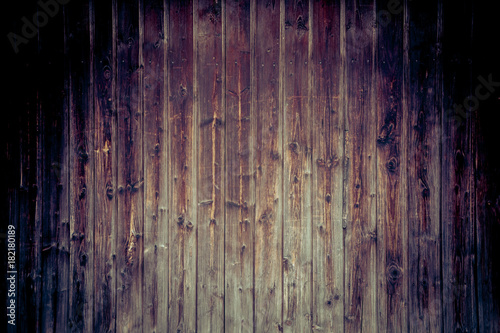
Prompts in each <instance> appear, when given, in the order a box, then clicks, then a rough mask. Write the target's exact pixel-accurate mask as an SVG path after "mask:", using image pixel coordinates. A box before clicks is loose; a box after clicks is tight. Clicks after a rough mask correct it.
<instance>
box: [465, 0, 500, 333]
mask: <svg viewBox="0 0 500 333" xmlns="http://www.w3.org/2000/svg"><path fill="white" fill-rule="evenodd" d="M473 15H474V18H473V19H474V27H473V36H472V41H473V47H474V49H473V59H474V62H473V64H472V73H473V74H472V78H473V81H472V82H473V83H472V87H471V88H473V90H471V96H472V97H475V98H477V99H478V102H479V105H476V106H475V107H474V108H472V109H471V112H470V118H471V121H472V122H473V123H474V125H475V127H476V128H475V129H474V130H473V137H474V139H475V140H474V142H473V153H474V156H473V158H474V182H475V188H474V193H475V194H476V195H475V202H473V205H474V217H475V229H476V251H477V252H476V254H475V255H476V258H477V280H476V283H477V299H478V318H477V320H478V327H477V329H478V332H498V331H500V289H499V288H498V287H497V282H495V281H499V280H500V262H499V256H498V255H497V253H499V252H500V243H499V242H498V241H497V240H498V239H499V236H500V202H499V199H498V198H499V197H500V191H499V186H498V185H499V184H500V181H499V180H500V179H499V176H500V164H499V162H498V159H496V158H495V157H494V156H495V155H496V154H497V151H498V149H497V147H496V146H497V144H496V143H497V142H498V133H499V132H498V127H497V124H498V123H499V121H500V117H499V113H498V112H497V111H496V110H498V109H499V107H500V84H499V81H500V64H499V63H498V62H497V60H496V59H498V57H499V54H498V50H497V49H490V48H489V47H488V41H489V40H490V38H491V32H492V31H495V29H496V18H495V16H496V15H495V12H494V11H492V10H491V9H490V8H488V6H476V5H475V6H474V14H473ZM490 75H491V81H490V82H491V83H492V84H489V85H488V84H486V85H485V84H484V81H483V79H484V80H485V81H486V82H488V81H489V76H490ZM480 78H483V79H480Z"/></svg>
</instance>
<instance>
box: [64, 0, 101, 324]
mask: <svg viewBox="0 0 500 333" xmlns="http://www.w3.org/2000/svg"><path fill="white" fill-rule="evenodd" d="M64 14H65V20H66V23H65V24H66V26H67V30H66V45H67V47H68V57H69V65H68V66H69V71H70V72H69V107H70V111H69V112H70V130H69V136H70V150H69V154H70V156H71V158H70V175H71V179H70V237H71V238H70V239H71V241H70V269H71V272H70V274H71V276H70V288H71V293H70V298H69V305H70V309H69V316H70V320H69V325H68V326H69V330H71V331H75V330H76V331H91V330H92V326H93V294H94V290H93V274H92V270H93V267H94V263H93V240H94V239H93V229H94V195H93V194H94V191H93V187H94V154H93V150H94V145H93V134H92V129H93V126H94V123H93V121H94V117H93V108H92V104H91V102H92V101H91V97H92V95H91V94H92V92H91V91H90V87H91V84H92V82H91V68H92V67H91V51H93V50H91V38H90V34H89V7H88V3H76V2H75V3H71V4H70V5H69V6H67V7H66V9H65V11H64Z"/></svg>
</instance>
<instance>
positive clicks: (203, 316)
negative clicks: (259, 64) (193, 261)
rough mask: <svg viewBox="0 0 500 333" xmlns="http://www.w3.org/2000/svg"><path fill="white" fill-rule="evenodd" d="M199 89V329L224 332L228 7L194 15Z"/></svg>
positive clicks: (205, 5) (209, 6)
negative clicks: (225, 15)
mask: <svg viewBox="0 0 500 333" xmlns="http://www.w3.org/2000/svg"><path fill="white" fill-rule="evenodd" d="M194 19H195V32H194V36H195V38H196V50H195V57H196V60H195V61H196V65H195V80H196V85H197V87H196V89H197V98H196V103H197V104H196V107H195V110H196V112H197V123H196V126H197V135H196V140H197V168H198V178H197V189H196V192H197V204H198V207H197V210H198V211H197V221H198V225H197V244H198V257H197V272H198V273H197V329H198V331H200V332H220V331H223V330H224V135H225V132H224V129H225V121H226V119H225V112H224V111H225V110H224V100H225V96H224V94H223V92H224V82H225V76H224V75H225V73H224V67H225V66H224V65H225V59H224V56H225V52H224V35H223V32H224V27H223V25H224V6H223V3H222V2H221V1H217V0H215V1H213V0H200V1H198V3H197V6H196V11H195V12H194Z"/></svg>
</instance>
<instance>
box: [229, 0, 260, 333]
mask: <svg viewBox="0 0 500 333" xmlns="http://www.w3.org/2000/svg"><path fill="white" fill-rule="evenodd" d="M251 15H252V14H251V13H250V1H239V2H238V1H227V2H226V10H225V18H226V24H225V45H226V73H225V75H226V77H225V80H226V88H225V92H224V94H225V98H226V137H225V142H226V145H225V150H226V152H225V168H226V170H225V179H226V180H225V186H226V190H225V221H226V222H225V236H224V238H225V247H224V253H225V270H224V274H225V277H224V281H225V286H224V287H225V293H224V294H225V301H224V310H225V317H224V319H225V323H224V326H225V330H226V331H228V332H253V324H254V321H253V319H254V313H253V311H254V302H253V300H254V284H253V283H254V280H253V267H254V258H253V255H254V247H253V242H254V239H253V233H254V224H255V219H254V209H255V204H254V200H255V193H254V184H255V183H254V181H255V178H254V174H253V144H254V140H253V137H254V132H253V131H254V128H253V126H252V124H253V123H252V120H253V118H254V117H255V115H254V114H253V109H252V108H251V97H252V94H251V89H250V78H251V73H252V72H251V65H250V17H251Z"/></svg>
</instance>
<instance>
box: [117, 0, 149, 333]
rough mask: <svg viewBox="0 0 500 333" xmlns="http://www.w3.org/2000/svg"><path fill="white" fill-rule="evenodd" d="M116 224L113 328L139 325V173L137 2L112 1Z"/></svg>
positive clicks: (141, 184) (130, 328)
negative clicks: (113, 24)
mask: <svg viewBox="0 0 500 333" xmlns="http://www.w3.org/2000/svg"><path fill="white" fill-rule="evenodd" d="M116 15H117V28H116V33H117V45H116V52H117V103H118V108H117V110H118V145H117V149H118V161H117V163H118V164H117V167H118V175H117V176H118V199H117V200H118V221H119V222H118V225H117V233H118V237H117V275H116V277H117V301H116V302H117V304H116V306H117V309H116V330H117V331H118V332H134V331H137V330H139V329H140V328H141V327H142V286H143V274H142V264H143V245H144V244H143V242H144V233H143V232H144V230H143V227H144V220H143V217H144V216H143V213H144V212H143V199H144V172H143V110H142V105H141V94H140V82H141V81H140V80H141V75H142V73H141V69H140V62H139V59H140V58H139V57H140V40H139V38H140V36H141V30H142V27H141V26H140V22H139V4H138V1H117V11H116Z"/></svg>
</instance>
